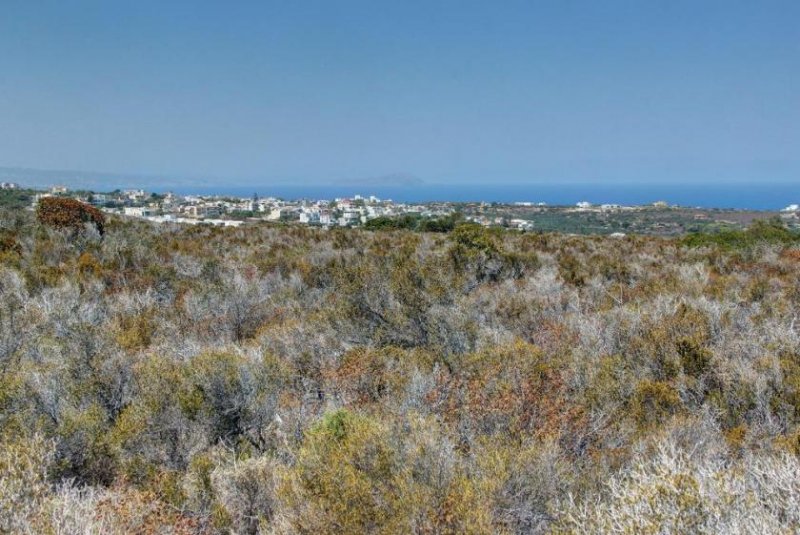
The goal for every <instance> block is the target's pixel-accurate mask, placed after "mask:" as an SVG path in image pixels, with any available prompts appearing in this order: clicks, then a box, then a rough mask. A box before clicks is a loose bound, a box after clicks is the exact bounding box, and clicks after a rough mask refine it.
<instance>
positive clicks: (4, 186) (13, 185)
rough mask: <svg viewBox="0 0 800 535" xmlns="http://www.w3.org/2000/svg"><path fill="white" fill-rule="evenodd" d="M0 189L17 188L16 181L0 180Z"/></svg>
mask: <svg viewBox="0 0 800 535" xmlns="http://www.w3.org/2000/svg"><path fill="white" fill-rule="evenodd" d="M0 189H19V184H17V183H16V182H0Z"/></svg>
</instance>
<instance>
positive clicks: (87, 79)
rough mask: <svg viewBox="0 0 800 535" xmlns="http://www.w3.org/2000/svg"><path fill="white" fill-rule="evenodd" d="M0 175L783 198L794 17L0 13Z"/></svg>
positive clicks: (525, 11) (677, 9)
mask: <svg viewBox="0 0 800 535" xmlns="http://www.w3.org/2000/svg"><path fill="white" fill-rule="evenodd" d="M0 13H1V14H2V16H0V166H20V167H34V168H45V169H76V170H99V171H108V172H117V173H143V174H148V175H163V176H166V177H217V178H218V179H219V180H226V181H230V182H231V183H237V184H242V183H250V182H252V183H258V184H269V183H291V184H326V183H336V182H337V181H359V180H368V179H370V178H371V177H382V176H391V175H397V174H402V175H404V176H407V175H411V176H415V177H419V178H420V179H421V180H424V181H425V182H428V183H442V184H455V183H461V182H464V183H540V182H549V183H552V182H553V181H564V182H575V181H578V182H598V183H611V182H619V181H622V182H626V181H627V182H637V183H642V182H644V183H646V182H648V181H650V182H676V183H677V182H687V181H704V182H716V183H719V182H727V181H730V182H741V181H749V182H756V181H789V182H790V181H797V182H799V183H800V150H799V149H800V23H798V21H800V2H797V1H796V0H795V1H785V2H771V1H750V2H737V1H734V0H728V1H720V2H715V1H710V0H709V1H697V0H693V1H645V0H638V1H630V2H616V1H602V2H599V1H586V2H579V1H573V0H559V1H553V2H537V1H530V0H529V1H514V0H506V1H497V2H492V1H482V2H472V1H468V0H460V1H436V0H426V1H415V0H404V1H396V2H394V1H393V2H388V1H380V0H372V1H346V0H343V1H331V0H327V1H318V2H309V1H303V0H292V1H259V2H244V1H239V2H222V1H217V2H202V1H198V0H195V1H192V2H189V1H186V2H178V1H166V2H165V1H149V0H137V1H136V2H127V1H126V2H111V1H70V2H64V1H36V2H34V1H30V0H4V2H3V3H2V7H0Z"/></svg>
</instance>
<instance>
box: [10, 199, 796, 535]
mask: <svg viewBox="0 0 800 535" xmlns="http://www.w3.org/2000/svg"><path fill="white" fill-rule="evenodd" d="M42 201H43V203H44V204H41V203H40V206H39V210H38V211H37V214H32V213H30V212H26V211H19V210H14V211H6V212H0V532H4V533H5V532H22V533H44V534H48V533H53V534H55V533H112V534H114V533H118V534H122V533H186V534H189V533H276V534H289V533H576V534H577V533H581V534H583V533H639V532H641V533H671V532H675V533H754V532H756V533H759V532H777V533H780V532H787V533H788V532H792V531H793V530H794V529H795V527H796V526H797V525H798V523H800V518H798V511H800V462H799V461H798V455H800V334H799V333H798V328H799V327H798V317H797V314H798V313H797V311H798V310H800V249H799V248H798V241H797V239H796V236H795V235H794V234H792V233H791V232H789V231H787V230H786V229H785V228H783V227H782V226H781V225H779V224H778V223H777V222H770V223H768V224H763V225H756V226H754V227H752V228H751V229H750V230H748V231H746V232H744V233H742V235H741V236H740V235H737V237H735V238H732V237H731V238H730V239H729V237H726V236H724V235H722V236H721V235H703V236H699V235H697V236H689V237H686V238H679V239H675V238H656V237H643V236H628V237H624V238H607V237H601V236H593V237H590V236H568V235H562V234H532V233H519V232H514V231H503V230H500V229H494V230H487V229H484V228H482V227H480V226H477V225H471V224H457V223H456V222H453V223H454V224H453V228H452V230H450V231H449V232H426V231H423V229H422V228H418V227H417V225H415V226H414V229H413V231H411V230H408V229H406V228H401V229H390V228H385V227H376V230H377V228H380V229H381V230H383V231H382V232H371V231H368V230H362V229H335V230H330V231H325V230H322V229H314V228H309V227H293V226H268V225H249V226H243V227H240V228H217V227H205V226H195V227H191V226H177V225H153V224H150V223H147V222H144V221H137V220H119V219H110V220H109V221H106V222H103V221H102V219H100V220H99V222H98V219H97V218H96V217H93V215H92V214H94V212H92V211H91V210H90V208H91V207H88V206H86V205H73V204H70V205H69V206H67V205H65V204H63V203H61V204H58V205H57V206H56V205H51V204H50V203H52V202H53V201H47V200H46V199H43V200H42ZM59 201H60V200H59ZM60 210H63V211H60ZM94 229H96V230H98V231H104V234H103V235H102V236H101V235H100V232H95V230H94ZM427 230H434V229H427ZM435 230H440V229H435ZM445 230H447V229H445Z"/></svg>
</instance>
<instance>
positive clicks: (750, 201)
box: [177, 182, 800, 210]
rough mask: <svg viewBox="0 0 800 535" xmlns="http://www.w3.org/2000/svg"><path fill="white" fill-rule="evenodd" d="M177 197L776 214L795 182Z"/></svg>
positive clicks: (792, 198) (798, 194)
mask: <svg viewBox="0 0 800 535" xmlns="http://www.w3.org/2000/svg"><path fill="white" fill-rule="evenodd" d="M177 193H183V194H191V193H194V194H200V195H234V196H240V197H251V196H252V195H253V194H257V195H258V196H259V197H279V198H284V199H333V198H336V197H352V196H354V195H357V194H360V195H362V196H365V197H366V196H369V195H375V196H376V197H379V198H381V199H392V200H393V201H395V202H426V201H452V202H467V201H485V202H502V203H513V202H532V203H539V202H544V203H547V204H548V205H552V206H568V205H574V204H575V203H577V202H579V201H588V202H591V203H593V204H604V203H609V204H623V205H641V204H649V203H652V202H654V201H666V202H667V203H669V204H674V205H680V206H687V207H704V208H736V209H752V210H779V209H781V208H784V207H786V206H787V205H789V204H795V203H800V183H789V182H776V183H768V182H763V183H737V184H648V185H645V184H588V183H587V184H580V183H567V184H557V183H549V184H532V185H521V184H505V185H503V184H464V185H453V184H447V185H443V184H442V185H436V184H422V185H418V186H385V185H304V186H300V185H286V184H272V185H268V184H251V185H238V184H237V185H230V186H225V185H219V186H213V187H208V186H205V187H201V186H198V187H195V188H190V187H184V188H179V189H178V190H177Z"/></svg>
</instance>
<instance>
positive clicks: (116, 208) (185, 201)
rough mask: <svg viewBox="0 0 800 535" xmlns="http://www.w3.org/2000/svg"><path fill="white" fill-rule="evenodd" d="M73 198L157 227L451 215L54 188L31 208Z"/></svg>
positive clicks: (390, 207)
mask: <svg viewBox="0 0 800 535" xmlns="http://www.w3.org/2000/svg"><path fill="white" fill-rule="evenodd" d="M53 195H61V196H71V197H74V198H77V199H79V200H82V201H84V202H87V203H91V204H93V205H95V206H97V207H98V208H100V209H101V210H103V211H105V212H107V213H114V214H118V215H123V216H128V217H136V218H140V219H146V220H148V221H152V222H155V223H167V222H174V223H186V224H199V223H203V224H210V225H218V226H239V225H241V224H243V223H244V222H245V221H248V220H249V221H257V220H261V221H272V222H296V223H300V224H306V225H319V226H325V227H332V226H342V227H346V226H358V225H362V224H364V223H366V222H367V221H369V220H370V219H375V218H377V217H392V216H397V215H403V214H408V213H417V214H420V215H422V216H430V217H436V216H442V215H448V214H449V213H451V212H452V209H450V208H444V207H442V206H437V207H431V206H427V205H410V204H402V203H394V202H392V201H391V200H382V199H379V198H377V197H375V196H369V197H362V196H361V195H355V196H354V197H352V198H337V199H334V200H297V201H287V200H283V199H278V198H275V197H266V198H258V197H257V196H253V197H252V198H238V197H228V196H205V195H202V196H198V195H176V194H174V193H166V194H152V193H149V192H146V191H144V190H141V189H133V190H123V191H114V192H112V193H89V192H70V190H69V189H68V188H67V187H65V186H53V187H52V188H50V190H49V191H48V192H45V193H38V194H37V195H35V196H34V201H33V203H34V205H35V204H36V203H37V202H38V201H39V199H40V198H42V197H47V196H53Z"/></svg>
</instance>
